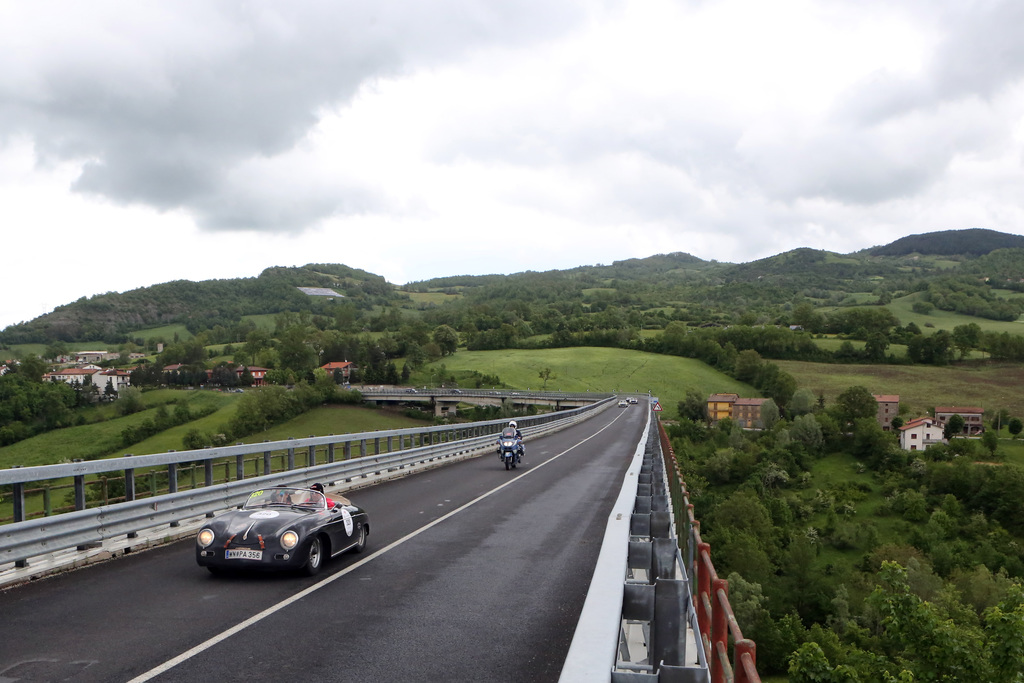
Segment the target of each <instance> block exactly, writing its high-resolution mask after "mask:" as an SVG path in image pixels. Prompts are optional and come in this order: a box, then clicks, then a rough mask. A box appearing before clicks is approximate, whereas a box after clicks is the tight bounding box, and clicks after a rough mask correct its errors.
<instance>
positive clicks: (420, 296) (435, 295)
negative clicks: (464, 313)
mask: <svg viewBox="0 0 1024 683" xmlns="http://www.w3.org/2000/svg"><path fill="white" fill-rule="evenodd" d="M405 293H406V294H407V295H408V296H409V300H410V301H412V302H413V303H414V304H436V305H438V306H440V305H441V304H443V303H445V302H446V301H454V300H456V299H461V298H462V295H461V294H446V293H444V292H405Z"/></svg>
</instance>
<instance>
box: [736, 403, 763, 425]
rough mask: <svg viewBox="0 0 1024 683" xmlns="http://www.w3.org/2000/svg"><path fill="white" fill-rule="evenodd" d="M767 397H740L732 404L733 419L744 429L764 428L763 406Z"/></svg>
mask: <svg viewBox="0 0 1024 683" xmlns="http://www.w3.org/2000/svg"><path fill="white" fill-rule="evenodd" d="M767 400H768V399H766V398H738V399H736V400H735V401H733V404H732V419H733V421H735V422H736V424H738V425H739V426H740V427H742V428H743V429H764V420H763V419H762V417H761V407H762V406H763V405H764V403H765V401H767Z"/></svg>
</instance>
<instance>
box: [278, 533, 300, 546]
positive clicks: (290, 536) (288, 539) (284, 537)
mask: <svg viewBox="0 0 1024 683" xmlns="http://www.w3.org/2000/svg"><path fill="white" fill-rule="evenodd" d="M298 544H299V535H298V534H297V533H295V532H294V531H286V532H284V533H283V534H281V546H282V547H283V548H284V549H285V550H291V549H292V548H294V547H295V546H296V545H298Z"/></svg>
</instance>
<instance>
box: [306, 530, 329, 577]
mask: <svg viewBox="0 0 1024 683" xmlns="http://www.w3.org/2000/svg"><path fill="white" fill-rule="evenodd" d="M323 564H324V545H323V542H322V541H321V540H320V537H319V536H317V537H315V538H314V539H313V542H312V543H310V544H309V557H308V558H307V559H306V565H305V566H304V567H303V568H302V570H303V571H304V572H305V573H306V576H313V575H314V574H316V573H318V572H319V571H320V567H322V566H323Z"/></svg>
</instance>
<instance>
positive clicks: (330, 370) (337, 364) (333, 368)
mask: <svg viewBox="0 0 1024 683" xmlns="http://www.w3.org/2000/svg"><path fill="white" fill-rule="evenodd" d="M320 369H321V370H326V371H327V374H328V375H330V376H331V377H335V373H336V372H340V373H341V375H340V377H341V380H342V381H343V382H344V383H345V384H348V383H349V382H350V381H351V377H352V372H353V371H355V370H356V365H355V363H352V362H350V361H347V360H345V361H331V362H330V363H324V364H323V365H321V366H320Z"/></svg>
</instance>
